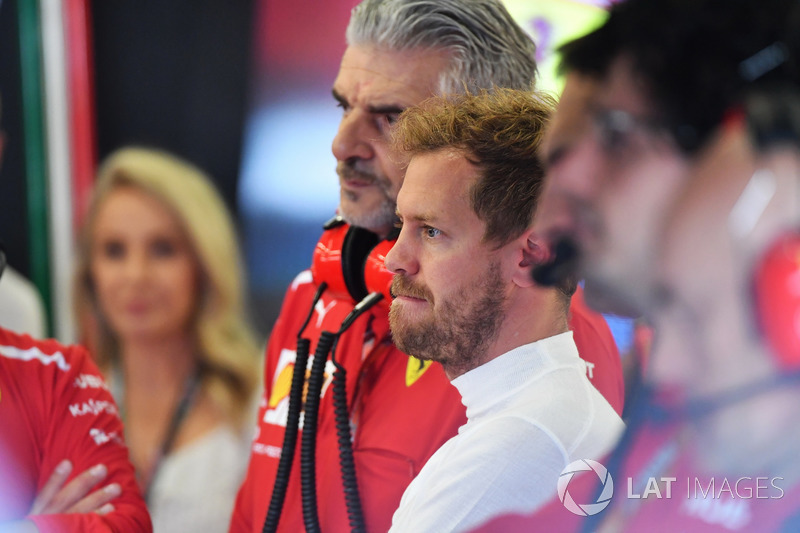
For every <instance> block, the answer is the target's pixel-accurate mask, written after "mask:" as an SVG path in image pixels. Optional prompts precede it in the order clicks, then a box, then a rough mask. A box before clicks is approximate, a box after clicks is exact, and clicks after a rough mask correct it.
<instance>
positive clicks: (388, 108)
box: [331, 89, 406, 115]
mask: <svg viewBox="0 0 800 533" xmlns="http://www.w3.org/2000/svg"><path fill="white" fill-rule="evenodd" d="M331 94H332V95H333V98H334V100H336V101H337V102H339V103H340V104H341V105H343V106H345V107H349V106H350V102H348V101H347V98H345V97H344V96H342V95H341V94H339V92H338V91H337V90H336V89H331ZM405 109H406V108H405V107H403V106H401V105H398V104H386V105H368V106H367V111H369V112H370V113H373V114H375V115H394V114H398V115H399V114H400V113H402V112H403V111H405Z"/></svg>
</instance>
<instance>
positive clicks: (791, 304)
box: [746, 87, 800, 370]
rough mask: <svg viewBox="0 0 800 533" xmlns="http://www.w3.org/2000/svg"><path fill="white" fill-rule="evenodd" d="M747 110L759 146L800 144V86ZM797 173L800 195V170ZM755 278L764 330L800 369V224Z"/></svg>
mask: <svg viewBox="0 0 800 533" xmlns="http://www.w3.org/2000/svg"><path fill="white" fill-rule="evenodd" d="M746 111H747V121H748V126H749V128H750V132H751V135H752V138H753V140H754V142H755V144H756V146H757V147H758V149H759V150H766V149H769V148H770V147H771V146H773V145H776V144H781V143H791V144H793V145H794V146H795V147H796V149H798V150H800V94H799V93H798V91H797V89H796V88H795V87H784V88H777V90H776V88H772V90H770V91H762V92H759V93H756V94H754V95H752V96H751V97H750V98H749V99H748V101H747V105H746ZM796 179H797V185H796V186H797V195H798V197H800V176H797V177H796ZM752 280H753V281H752V284H753V292H754V299H755V301H754V306H755V311H756V320H757V322H758V326H759V330H760V331H761V333H762V335H764V337H765V340H766V342H767V344H768V345H769V347H770V348H771V351H772V353H773V354H774V355H775V357H776V360H777V362H778V365H780V367H781V368H784V369H786V370H800V230H795V231H790V232H788V233H784V234H782V235H780V236H779V237H778V239H776V241H775V242H773V243H772V244H770V246H769V247H768V248H767V249H766V252H765V253H764V254H763V255H762V256H761V257H760V258H759V259H758V260H757V261H756V267H755V270H754V272H753V278H752Z"/></svg>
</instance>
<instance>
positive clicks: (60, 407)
mask: <svg viewBox="0 0 800 533" xmlns="http://www.w3.org/2000/svg"><path fill="white" fill-rule="evenodd" d="M26 338H27V337H23V339H26ZM27 339H28V340H29V341H30V339H29V338H27ZM31 342H33V341H31ZM36 344H37V346H38V347H39V348H40V349H41V350H42V352H44V353H56V352H58V351H61V352H62V353H63V356H64V361H65V362H66V365H68V367H69V368H68V369H66V370H65V369H64V368H58V366H57V365H54V364H51V365H47V366H45V367H44V368H45V370H46V372H45V373H44V374H43V376H44V378H45V379H44V381H43V382H42V383H41V384H40V385H39V386H40V387H43V388H45V387H49V389H47V388H45V389H44V391H45V398H46V399H48V400H49V402H48V405H47V407H48V408H49V410H50V411H49V413H45V416H44V417H42V421H43V423H44V424H45V426H46V427H43V428H41V431H42V433H41V435H42V436H43V438H44V443H43V445H42V447H41V449H42V451H43V456H42V459H41V464H40V468H39V480H38V489H39V490H41V488H42V487H43V486H44V484H45V483H46V482H47V480H48V479H49V477H50V475H51V474H52V473H53V471H54V470H55V467H56V465H57V464H58V463H59V462H61V461H62V460H63V459H69V460H70V461H72V464H73V470H72V474H71V476H70V479H71V478H72V477H74V476H76V475H78V474H80V473H82V472H84V471H85V470H87V469H88V468H91V467H92V466H94V465H97V464H100V463H102V464H104V465H106V467H107V468H108V476H107V477H106V479H105V480H104V481H103V482H101V483H102V484H101V485H98V487H100V486H104V485H107V484H109V483H118V484H119V485H120V487H121V488H122V493H121V494H120V496H118V497H117V498H115V499H114V500H113V501H112V503H113V505H114V511H112V512H111V513H108V514H106V515H102V516H101V515H98V514H95V513H87V514H76V513H74V514H54V515H40V516H29V517H28V518H29V519H30V520H32V521H33V522H35V524H36V526H37V527H38V528H39V530H40V531H41V532H42V533H58V532H62V533H63V532H64V531H81V532H86V533H95V532H96V533H100V532H112V531H113V532H120V533H123V532H124V533H136V532H145V533H147V532H151V531H152V529H153V528H152V525H151V523H150V515H149V514H148V511H147V507H146V505H145V502H144V500H143V499H142V496H141V494H140V491H139V488H138V485H137V483H136V478H135V474H134V469H133V466H132V465H131V463H130V461H129V460H128V449H127V447H126V446H125V444H124V441H123V428H122V421H121V420H120V418H119V415H118V411H117V407H116V404H115V403H114V400H113V398H112V397H111V394H110V393H109V391H108V388H107V386H106V384H105V382H104V380H103V378H102V377H101V375H100V372H99V370H98V369H97V366H96V365H95V364H94V362H92V360H91V359H90V357H89V355H88V353H87V352H86V351H85V350H84V349H83V348H80V347H77V346H73V347H63V346H61V345H59V344H57V343H55V342H54V341H46V342H39V343H36Z"/></svg>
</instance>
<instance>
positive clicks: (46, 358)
mask: <svg viewBox="0 0 800 533" xmlns="http://www.w3.org/2000/svg"><path fill="white" fill-rule="evenodd" d="M4 141H5V138H4V135H3V133H2V131H0V161H2V151H3V144H4ZM5 262H6V259H5V254H4V253H3V252H0V274H2V268H3V267H4V266H5ZM101 482H102V483H103V484H102V485H101ZM68 531H69V532H71V531H81V532H92V533H105V532H111V531H125V532H128V531H129V532H131V533H139V532H141V533H148V532H150V531H152V525H151V523H150V515H149V514H148V511H147V506H146V505H145V502H144V500H143V499H142V496H141V494H140V491H139V487H138V485H137V483H136V478H135V474H134V469H133V466H132V465H131V463H130V461H129V460H128V449H127V447H126V446H125V443H124V441H123V430H122V420H120V418H119V414H118V411H117V407H116V404H115V403H114V400H113V398H112V397H111V394H110V393H109V391H108V387H107V386H106V384H105V382H104V380H103V378H102V376H101V374H100V371H99V370H98V369H97V367H96V365H95V364H94V362H93V361H92V360H91V358H90V357H89V354H88V353H87V352H86V350H84V349H83V348H80V347H78V346H63V345H61V344H59V343H58V342H56V341H53V340H48V341H39V340H35V339H32V338H31V337H29V336H28V335H18V334H16V333H13V332H11V331H8V330H6V329H3V328H0V532H2V533H37V532H41V533H65V532H68Z"/></svg>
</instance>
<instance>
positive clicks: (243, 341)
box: [74, 147, 259, 425]
mask: <svg viewBox="0 0 800 533" xmlns="http://www.w3.org/2000/svg"><path fill="white" fill-rule="evenodd" d="M123 186H127V187H135V188H137V189H140V190H142V191H144V192H146V193H148V194H150V195H152V196H153V197H154V198H156V199H157V200H159V201H160V202H161V203H162V204H163V205H164V206H165V207H166V208H167V209H168V210H169V211H171V212H172V213H173V214H174V215H175V216H176V217H177V218H178V220H179V221H180V223H181V225H182V226H183V230H184V231H185V233H186V235H187V237H188V240H189V244H190V246H191V248H192V251H193V255H194V257H195V258H196V260H197V262H198V264H199V271H200V272H199V277H200V295H199V298H198V300H197V301H198V303H197V305H198V309H196V311H195V314H194V323H193V327H192V331H193V334H194V336H195V339H194V340H195V342H196V346H197V348H198V356H199V362H200V371H201V377H202V380H203V386H204V389H205V390H206V391H207V393H208V394H209V395H210V397H211V399H212V401H214V402H215V404H216V405H217V406H218V407H219V408H220V409H221V411H222V412H223V413H224V414H225V415H227V417H228V419H229V420H231V421H233V422H234V424H235V425H240V424H242V423H243V422H244V418H245V415H246V414H247V413H246V407H247V406H248V403H249V401H250V400H251V397H252V393H253V391H254V389H255V387H256V386H257V385H258V379H259V371H258V369H259V357H258V355H259V352H258V347H257V345H256V343H255V340H254V336H253V333H252V331H251V329H250V327H249V326H248V323H247V320H246V318H245V311H244V308H245V306H244V285H245V284H244V278H243V272H242V268H241V259H240V253H239V246H238V241H237V234H236V231H235V228H234V224H233V221H232V219H231V216H230V214H229V211H228V209H227V208H226V206H225V204H224V202H223V201H222V199H221V198H220V196H219V194H218V193H217V191H216V189H215V188H214V186H213V185H212V183H211V181H210V180H209V178H208V177H207V176H206V175H205V174H204V173H203V172H202V171H201V170H200V169H198V168H197V167H195V166H193V165H191V164H189V163H187V162H186V161H183V160H181V159H179V158H177V157H175V156H173V155H171V154H168V153H166V152H163V151H160V150H155V149H150V148H141V147H127V148H122V149H120V150H117V151H116V152H114V153H113V154H111V155H110V156H109V157H108V158H107V159H106V160H105V161H104V163H103V164H102V166H101V167H100V170H99V173H98V177H97V182H96V183H95V186H94V190H93V193H92V198H91V202H90V204H89V210H88V213H87V216H86V220H85V221H84V223H83V225H82V229H81V233H80V236H79V241H78V264H77V269H76V275H75V286H74V289H75V290H74V306H75V311H76V316H77V317H78V321H79V327H80V334H81V335H82V336H83V337H84V338H85V341H86V342H87V343H88V344H90V346H91V348H92V350H93V352H94V356H95V358H96V360H97V362H98V364H99V365H100V367H101V368H104V369H106V370H108V368H109V367H110V365H111V364H112V362H113V361H114V359H115V358H116V357H117V356H118V350H119V343H118V339H117V338H116V336H115V335H114V332H113V331H111V329H110V327H109V326H108V322H107V321H106V320H105V319H104V317H103V315H102V312H101V311H100V307H99V305H98V301H97V295H96V294H95V291H94V284H93V282H92V276H91V252H92V240H93V233H94V224H95V220H96V218H97V214H98V211H99V209H100V207H101V206H102V205H103V202H104V201H105V200H106V199H107V198H108V196H109V194H110V193H111V192H112V191H114V190H115V189H117V188H119V187H123Z"/></svg>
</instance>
